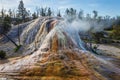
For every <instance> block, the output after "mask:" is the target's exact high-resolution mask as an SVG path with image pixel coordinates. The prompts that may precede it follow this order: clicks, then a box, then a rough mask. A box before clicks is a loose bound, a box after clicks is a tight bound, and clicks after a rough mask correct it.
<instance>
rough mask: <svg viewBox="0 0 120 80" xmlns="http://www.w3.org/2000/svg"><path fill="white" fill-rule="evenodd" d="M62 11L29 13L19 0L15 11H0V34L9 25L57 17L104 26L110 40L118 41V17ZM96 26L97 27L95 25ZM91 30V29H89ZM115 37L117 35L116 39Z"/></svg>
mask: <svg viewBox="0 0 120 80" xmlns="http://www.w3.org/2000/svg"><path fill="white" fill-rule="evenodd" d="M61 12H62V11H60V10H59V11H58V12H57V13H56V11H54V10H53V9H51V8H50V7H46V8H43V7H41V8H39V7H37V8H36V9H35V12H31V11H30V10H27V9H26V8H25V6H24V2H23V1H22V0H20V2H19V5H18V8H17V9H16V10H14V9H9V10H8V11H7V10H5V9H4V8H3V9H2V10H1V11H0V14H1V15H0V34H1V33H7V32H8V31H9V30H10V28H11V24H14V25H17V24H20V23H24V22H27V21H30V20H33V19H36V18H38V17H40V16H43V17H44V16H58V17H63V18H66V19H68V21H73V20H75V19H79V20H83V21H88V22H89V23H93V24H94V23H97V24H104V25H103V28H104V30H111V31H112V33H111V34H110V35H111V37H112V38H116V39H120V37H119V35H120V31H118V30H119V28H120V16H116V17H110V16H108V15H107V16H99V15H98V12H97V11H96V10H93V16H91V14H89V13H88V14H86V15H85V14H84V11H83V10H80V11H77V10H76V9H74V8H67V9H66V10H65V11H64V13H61ZM95 26H97V25H95ZM91 30H92V29H91ZM116 35H118V36H117V37H116Z"/></svg>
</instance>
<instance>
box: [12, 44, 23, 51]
mask: <svg viewBox="0 0 120 80" xmlns="http://www.w3.org/2000/svg"><path fill="white" fill-rule="evenodd" d="M21 46H22V45H19V46H18V47H16V48H15V49H14V51H15V52H17V51H18V50H19V49H20V48H21Z"/></svg>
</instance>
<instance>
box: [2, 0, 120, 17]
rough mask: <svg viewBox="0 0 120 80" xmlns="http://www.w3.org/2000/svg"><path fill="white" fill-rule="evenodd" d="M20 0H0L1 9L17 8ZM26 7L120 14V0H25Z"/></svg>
mask: <svg viewBox="0 0 120 80" xmlns="http://www.w3.org/2000/svg"><path fill="white" fill-rule="evenodd" d="M19 1H20V0H0V10H1V8H5V9H7V10H8V9H15V10H17V8H18V4H19ZM23 2H24V5H25V8H27V9H28V10H30V11H31V12H34V11H35V10H36V7H51V8H52V10H55V12H57V11H59V10H61V12H62V13H63V12H64V11H65V9H66V8H71V7H72V8H75V9H77V11H80V10H81V9H82V10H84V13H85V14H87V13H89V14H92V11H93V10H96V11H98V15H100V16H105V15H110V16H112V17H114V16H118V15H120V0H23Z"/></svg>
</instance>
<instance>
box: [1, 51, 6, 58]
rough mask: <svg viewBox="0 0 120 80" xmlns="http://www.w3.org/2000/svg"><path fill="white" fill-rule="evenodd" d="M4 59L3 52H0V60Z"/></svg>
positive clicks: (4, 54)
mask: <svg viewBox="0 0 120 80" xmlns="http://www.w3.org/2000/svg"><path fill="white" fill-rule="evenodd" d="M5 57H6V52H5V51H0V59H4V58H5Z"/></svg>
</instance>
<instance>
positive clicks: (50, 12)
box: [47, 8, 52, 16]
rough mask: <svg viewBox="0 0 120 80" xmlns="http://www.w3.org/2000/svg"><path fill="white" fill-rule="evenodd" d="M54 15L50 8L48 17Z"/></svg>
mask: <svg viewBox="0 0 120 80" xmlns="http://www.w3.org/2000/svg"><path fill="white" fill-rule="evenodd" d="M51 15H52V11H51V9H50V8H48V13H47V16H51Z"/></svg>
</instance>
